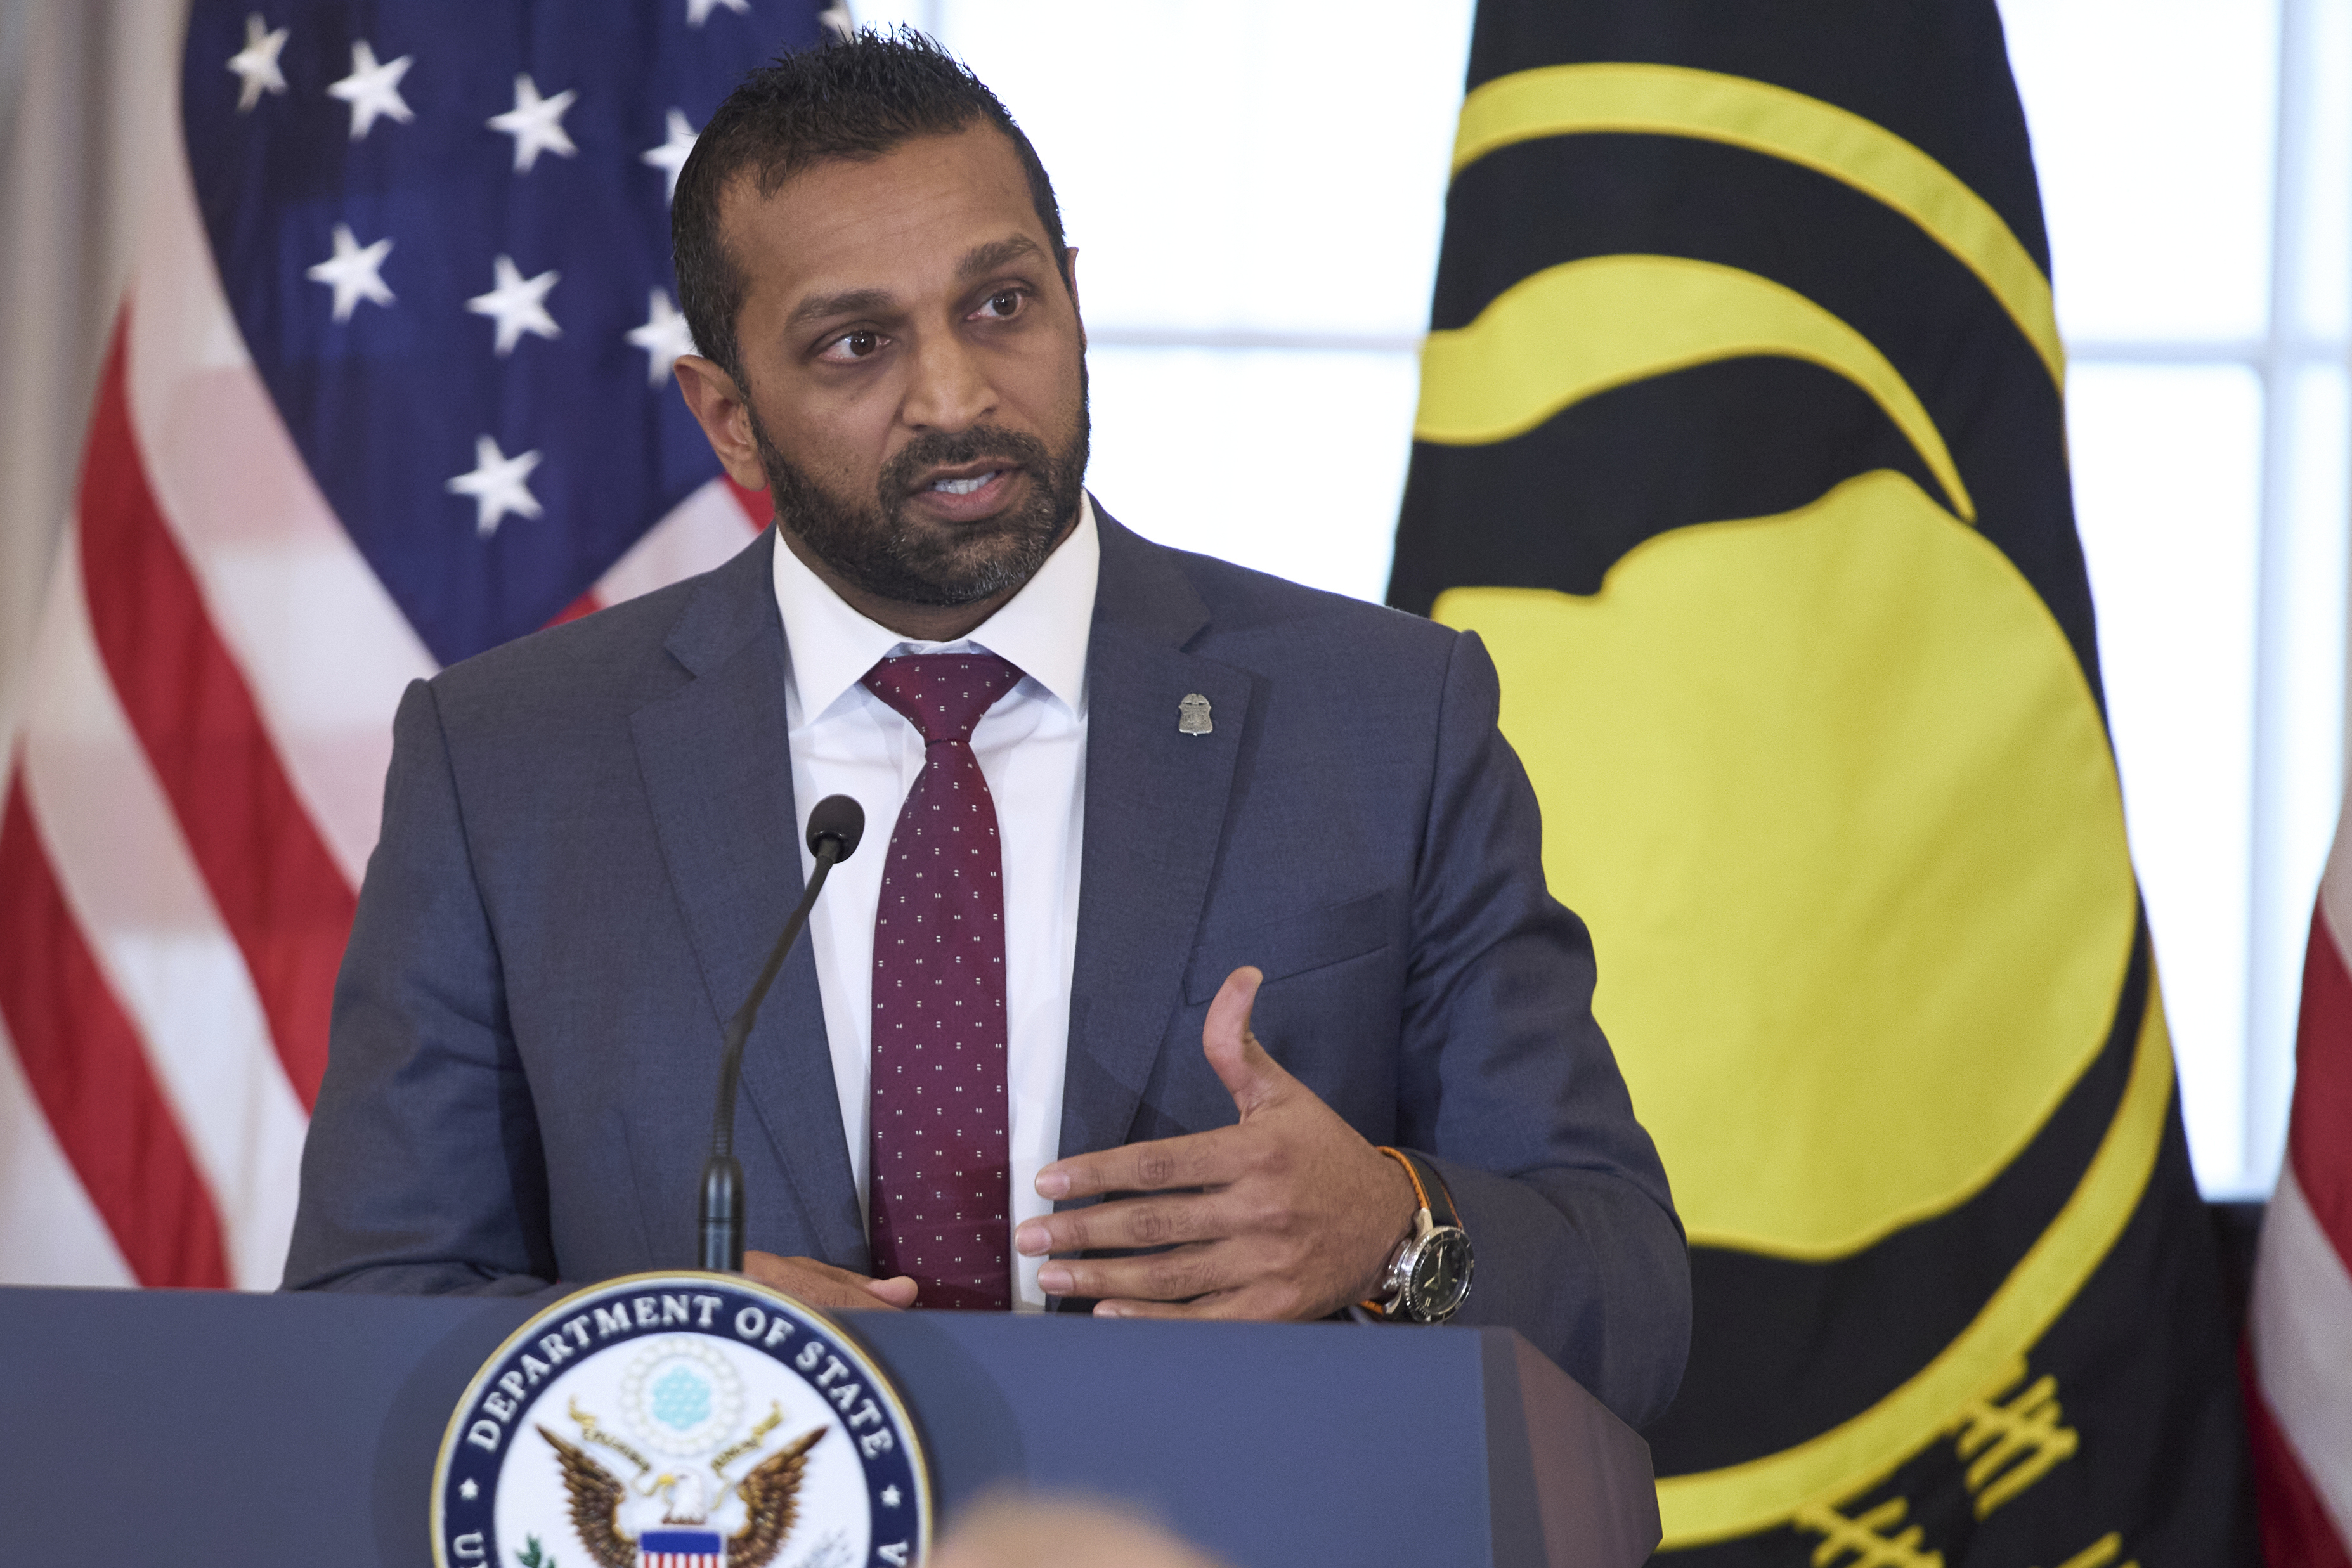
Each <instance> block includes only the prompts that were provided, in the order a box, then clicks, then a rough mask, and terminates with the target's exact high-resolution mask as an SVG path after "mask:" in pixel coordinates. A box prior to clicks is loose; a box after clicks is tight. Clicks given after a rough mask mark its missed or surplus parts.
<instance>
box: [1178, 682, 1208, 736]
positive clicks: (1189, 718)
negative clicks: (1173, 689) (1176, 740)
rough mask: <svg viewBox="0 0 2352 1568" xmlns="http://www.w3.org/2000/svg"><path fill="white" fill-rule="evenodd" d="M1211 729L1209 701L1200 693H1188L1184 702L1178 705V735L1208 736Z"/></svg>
mask: <svg viewBox="0 0 2352 1568" xmlns="http://www.w3.org/2000/svg"><path fill="white" fill-rule="evenodd" d="M1211 728H1212V726H1211V725H1210V723H1209V699H1208V698H1206V697H1204V696H1202V695H1201V694H1200V693H1198V692H1189V693H1187V694H1186V695H1185V697H1184V700H1183V701H1182V702H1180V703H1178V704H1177V705H1176V733H1177V734H1179V735H1207V734H1208V733H1209V732H1210V730H1211Z"/></svg>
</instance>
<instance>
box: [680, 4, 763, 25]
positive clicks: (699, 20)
mask: <svg viewBox="0 0 2352 1568" xmlns="http://www.w3.org/2000/svg"><path fill="white" fill-rule="evenodd" d="M721 5H724V6H726V7H727V9H729V10H730V11H732V12H735V13H736V14H737V15H739V16H750V15H751V0H686V25H687V26H689V27H699V26H702V24H704V23H705V22H708V21H709V20H710V13H712V12H713V11H716V10H717V9H719V6H721Z"/></svg>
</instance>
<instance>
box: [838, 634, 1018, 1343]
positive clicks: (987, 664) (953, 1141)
mask: <svg viewBox="0 0 2352 1568" xmlns="http://www.w3.org/2000/svg"><path fill="white" fill-rule="evenodd" d="M1020 679H1021V672H1020V671H1019V670H1017V669H1015V668H1014V667H1013V665H1011V664H1007V663H1005V662H1004V661H1003V659H1000V658H998V657H997V656H996V655H995V654H993V653H910V654H905V655H902V656H900V657H898V658H893V659H885V660H883V661H882V662H881V663H880V664H877V665H875V666H874V667H873V668H872V669H871V670H868V671H867V672H866V689H867V690H868V691H871V692H872V693H873V694H874V695H876V696H877V697H880V698H881V699H882V700H883V701H884V702H886V703H888V704H889V705H890V706H892V707H894V708H896V709H898V711H899V712H900V713H902V714H904V715H905V716H907V718H908V721H909V722H911V723H912V724H913V725H914V727H916V729H918V730H919V731H920V732H921V733H922V737H923V747H924V756H923V770H922V771H921V772H920V773H918V774H917V775H915V787H914V788H913V789H910V790H908V793H907V803H906V804H905V805H903V806H901V807H899V808H898V826H897V827H895V828H893V829H892V830H891V831H890V858H889V860H888V861H887V862H886V863H885V864H884V865H883V867H882V898H881V902H880V904H879V905H878V907H877V910H876V912H875V916H874V1048H873V1054H872V1062H873V1075H874V1103H873V1112H874V1116H873V1121H874V1134H873V1165H872V1168H871V1171H870V1189H871V1191H872V1194H873V1198H872V1202H873V1247H874V1273H875V1276H876V1277H877V1279H887V1278H889V1277H890V1276H892V1275H894V1274H909V1275H912V1276H913V1277H914V1278H915V1279H916V1280H917V1281H919V1283H920V1284H921V1286H922V1292H921V1295H920V1296H919V1301H920V1303H921V1304H922V1305H924V1306H927V1307H965V1308H992V1309H994V1310H996V1311H999V1312H1002V1311H1003V1310H1005V1309H1006V1308H1008V1307H1010V1306H1011V1305H1012V1304H1013V1271H1012V1269H1011V1268H1010V1266H1009V1265H1008V1262H1007V1260H1008V1259H1009V1258H1010V1257H1011V1255H1012V1246H1011V1241H1012V1233H1011V1224H1010V1221H1009V1218H1008V1217H1007V1215H1006V1212H1005V1208H1006V1205H1007V1203H1008V1202H1009V1201H1010V1199H1011V1187H1012V1180H1013V1177H1012V1170H1011V1164H1010V1157H1009V1156H1010V1148H1011V1140H1010V1136H1009V1134H1008V1133H1007V1131H1006V1124H1005V1123H1006V1116H1005V1093H1004V1078H1005V1073H1004V882H1003V877H1002V875H1001V874H1000V866H1001V864H1002V862H1001V860H1000V857H999V855H998V851H997V841H996V805H995V802H994V801H992V800H990V798H989V794H988V780H987V779H984V778H982V776H981V771H980V759H979V758H976V757H974V756H973V755H972V753H971V732H972V727H973V726H975V725H977V724H978V723H979V722H980V716H981V715H982V714H984V713H986V712H987V711H988V710H989V709H990V707H992V706H994V704H995V702H996V699H997V698H999V697H1001V696H1003V695H1004V694H1005V693H1006V692H1009V691H1011V690H1012V689H1013V685H1015V684H1016V683H1017V682H1018V681H1019V680H1020Z"/></svg>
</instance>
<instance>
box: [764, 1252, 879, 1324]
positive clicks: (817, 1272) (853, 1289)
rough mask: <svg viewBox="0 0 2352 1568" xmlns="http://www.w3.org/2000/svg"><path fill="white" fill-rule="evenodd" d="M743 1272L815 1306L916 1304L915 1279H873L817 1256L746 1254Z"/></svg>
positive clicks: (769, 1253) (853, 1306)
mask: <svg viewBox="0 0 2352 1568" xmlns="http://www.w3.org/2000/svg"><path fill="white" fill-rule="evenodd" d="M743 1272H744V1273H746V1274H748V1275H750V1276H751V1278H752V1279H754V1280H757V1281H760V1283H761V1284H762V1285H773V1286H774V1287H775V1288H776V1289H777V1290H779V1291H782V1292H783V1293H784V1294H786V1295H788V1296H791V1297H793V1298H794V1299H795V1300H798V1301H806V1302H807V1303H808V1304H809V1305H810V1306H813V1307H850V1308H856V1307H888V1308H890V1309H891V1310H893V1311H896V1310H897V1309H898V1308H900V1307H911V1306H913V1305H914V1304H915V1281H912V1280H911V1279H908V1277H907V1276H906V1275H904V1274H901V1275H899V1276H898V1278H896V1279H893V1280H869V1279H867V1278H866V1276H865V1275H863V1274H853V1273H851V1272H850V1271H849V1270H846V1269H836V1268H835V1267H834V1266H833V1265H832V1264H830V1263H820V1262H818V1261H817V1260H815V1259H814V1258H779V1257H777V1256H776V1255H775V1254H774V1253H773V1252H746V1253H744V1254H743Z"/></svg>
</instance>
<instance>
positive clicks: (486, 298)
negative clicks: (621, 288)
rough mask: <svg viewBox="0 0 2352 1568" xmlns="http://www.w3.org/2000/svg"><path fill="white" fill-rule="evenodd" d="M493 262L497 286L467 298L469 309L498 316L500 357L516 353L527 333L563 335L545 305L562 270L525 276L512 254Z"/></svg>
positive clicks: (477, 313)
mask: <svg viewBox="0 0 2352 1568" xmlns="http://www.w3.org/2000/svg"><path fill="white" fill-rule="evenodd" d="M490 265H491V268H492V276H493V277H494V278H495V280H496V282H495V286H494V287H492V288H491V289H490V291H489V292H488V294H477V295H475V296H474V297H473V298H471V299H468V300H467V301H466V308H467V309H468V310H471V311H472V312H473V313H474V314H475V315H477V316H489V317H493V318H495V319H497V321H498V324H499V340H498V351H499V355H500V356H501V357H503V356H505V355H508V354H511V353H513V352H514V349H515V345H516V344H517V343H520V342H521V341H522V335H523V334H524V333H525V332H529V333H531V334H533V335H534V336H536V337H541V338H561V337H562V336H563V329H562V328H561V327H559V326H557V325H556V324H555V318H554V317H552V316H550V315H549V314H548V313H547V304H546V300H547V291H548V290H549V289H551V288H552V287H555V285H556V283H557V281H558V280H559V279H560V278H562V276H563V275H562V273H560V272H557V271H555V270H554V269H552V268H550V269H549V270H548V271H545V272H542V273H541V274H540V275H539V276H538V277H524V276H523V275H522V273H521V272H520V270H519V269H517V267H515V264H514V257H512V256H499V258H498V260H496V261H495V262H492V263H491V264H490ZM567 298H568V297H567Z"/></svg>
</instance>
